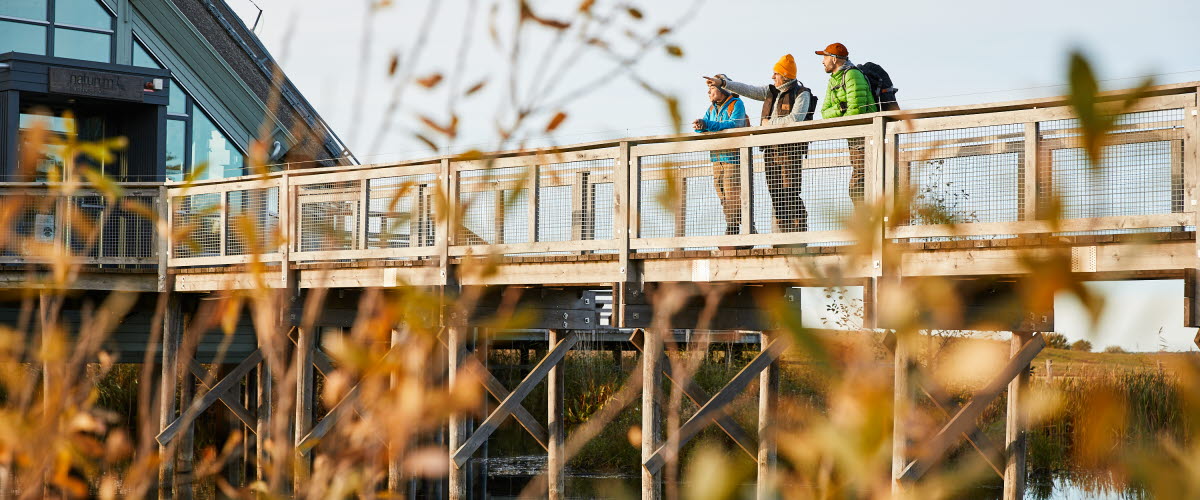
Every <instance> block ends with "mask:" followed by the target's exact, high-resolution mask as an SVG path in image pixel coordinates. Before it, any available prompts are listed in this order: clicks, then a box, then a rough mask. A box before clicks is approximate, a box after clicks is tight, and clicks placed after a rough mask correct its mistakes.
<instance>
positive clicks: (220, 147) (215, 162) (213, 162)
mask: <svg viewBox="0 0 1200 500" xmlns="http://www.w3.org/2000/svg"><path fill="white" fill-rule="evenodd" d="M242 162H243V159H242V153H241V152H239V151H238V150H237V148H236V147H234V145H233V141H230V140H229V138H228V137H225V134H224V133H222V132H221V130H220V129H218V128H217V127H216V125H213V122H212V120H211V119H209V118H208V116H207V115H205V114H204V112H203V111H199V110H197V111H196V112H194V113H192V168H193V169H198V168H205V171H204V174H203V175H199V176H197V178H199V179H220V178H222V177H236V176H239V175H242V171H243V168H242Z"/></svg>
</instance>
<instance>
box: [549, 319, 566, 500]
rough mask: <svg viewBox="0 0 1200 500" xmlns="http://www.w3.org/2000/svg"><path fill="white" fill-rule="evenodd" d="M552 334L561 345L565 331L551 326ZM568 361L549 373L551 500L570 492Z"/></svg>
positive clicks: (553, 342)
mask: <svg viewBox="0 0 1200 500" xmlns="http://www.w3.org/2000/svg"><path fill="white" fill-rule="evenodd" d="M548 336H549V340H550V347H551V348H553V347H554V346H556V345H558V341H559V340H562V332H561V331H559V330H550V331H549V335H548ZM565 363H566V359H563V361H560V362H559V363H558V364H556V365H554V367H552V368H550V373H549V374H547V376H546V432H547V434H548V442H547V443H546V444H547V445H548V446H547V447H546V479H547V485H548V487H549V491H548V492H547V497H548V498H549V499H550V500H562V499H563V498H565V492H566V487H565V481H566V475H565V474H564V473H563V470H564V467H565V466H566V453H565V452H566V449H565V448H564V444H565V443H564V442H565V441H566V425H565V422H564V421H563V419H564V416H563V404H564V401H563V397H564V395H565V394H564V391H563V387H564V386H565V385H566V370H565V369H564V366H563V365H564V364H565Z"/></svg>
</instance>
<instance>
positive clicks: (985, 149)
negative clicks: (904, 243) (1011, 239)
mask: <svg viewBox="0 0 1200 500" xmlns="http://www.w3.org/2000/svg"><path fill="white" fill-rule="evenodd" d="M899 146H900V162H899V165H898V167H897V168H898V174H899V175H898V179H897V183H898V184H899V185H900V186H901V187H902V188H904V189H907V191H908V194H909V196H911V202H910V212H909V217H910V218H909V220H908V224H911V225H923V224H949V223H955V224H961V223H971V222H1012V221H1018V220H1021V219H1022V214H1023V213H1024V209H1025V198H1024V181H1023V179H1024V171H1025V126H1024V124H1020V123H1017V124H1010V125H997V126H988V127H974V128H963V129H953V130H937V131H931V132H918V133H913V134H900V135H899Z"/></svg>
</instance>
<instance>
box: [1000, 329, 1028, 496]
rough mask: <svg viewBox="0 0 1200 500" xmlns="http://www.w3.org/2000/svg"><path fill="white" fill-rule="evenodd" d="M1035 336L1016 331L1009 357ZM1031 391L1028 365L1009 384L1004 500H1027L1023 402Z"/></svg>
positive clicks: (1006, 417)
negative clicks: (1025, 498) (1023, 499)
mask: <svg viewBox="0 0 1200 500" xmlns="http://www.w3.org/2000/svg"><path fill="white" fill-rule="evenodd" d="M1032 336H1033V334H1032V333H1030V332H1013V335H1012V340H1011V341H1010V347H1009V355H1010V356H1015V355H1016V354H1017V352H1019V351H1020V350H1021V347H1022V346H1024V345H1025V342H1028V341H1029V338H1030V337H1032ZM1028 390H1029V367H1028V366H1026V367H1025V368H1024V369H1023V370H1021V374H1020V375H1017V377H1016V378H1014V379H1013V380H1012V382H1009V383H1008V408H1007V412H1006V415H1005V422H1004V448H1005V449H1006V450H1008V460H1007V462H1006V463H1005V465H1004V496H1003V498H1004V500H1017V499H1020V498H1024V497H1025V450H1026V442H1025V420H1026V419H1025V407H1024V404H1023V403H1024V399H1025V396H1026V392H1027V391H1028Z"/></svg>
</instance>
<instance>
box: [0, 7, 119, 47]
mask: <svg viewBox="0 0 1200 500" xmlns="http://www.w3.org/2000/svg"><path fill="white" fill-rule="evenodd" d="M115 25H116V15H114V14H113V12H112V11H111V10H109V9H108V6H106V5H104V4H103V3H102V2H101V1H100V0H15V1H12V0H3V1H0V52H23V53H27V54H38V55H46V54H50V53H52V54H53V55H55V56H58V57H67V58H71V59H82V60H85V61H96V62H112V61H113V46H114V43H115V40H114V38H115V37H114V33H113V32H114V29H115Z"/></svg>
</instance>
